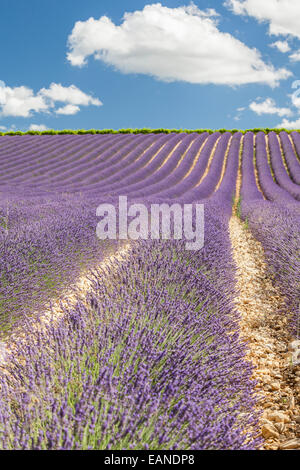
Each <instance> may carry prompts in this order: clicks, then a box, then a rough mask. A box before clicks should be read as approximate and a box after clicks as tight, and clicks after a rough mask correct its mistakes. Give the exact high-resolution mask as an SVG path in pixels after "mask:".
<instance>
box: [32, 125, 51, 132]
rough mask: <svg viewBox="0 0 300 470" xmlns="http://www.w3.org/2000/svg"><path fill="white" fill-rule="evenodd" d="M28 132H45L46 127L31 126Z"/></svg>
mask: <svg viewBox="0 0 300 470" xmlns="http://www.w3.org/2000/svg"><path fill="white" fill-rule="evenodd" d="M29 130H30V131H41V132H42V131H47V130H48V127H47V126H45V124H31V125H30V126H29Z"/></svg>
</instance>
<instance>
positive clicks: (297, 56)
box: [289, 49, 300, 62]
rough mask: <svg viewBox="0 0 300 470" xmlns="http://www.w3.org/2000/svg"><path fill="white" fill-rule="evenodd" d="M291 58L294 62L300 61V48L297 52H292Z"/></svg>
mask: <svg viewBox="0 0 300 470" xmlns="http://www.w3.org/2000/svg"><path fill="white" fill-rule="evenodd" d="M289 58H290V59H291V61H293V62H300V49H299V50H298V51H296V52H293V54H291V55H290V56H289Z"/></svg>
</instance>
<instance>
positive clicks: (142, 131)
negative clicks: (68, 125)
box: [0, 128, 300, 136]
mask: <svg viewBox="0 0 300 470" xmlns="http://www.w3.org/2000/svg"><path fill="white" fill-rule="evenodd" d="M260 131H262V132H264V133H265V134H267V133H269V132H272V131H273V132H276V133H277V134H279V133H280V132H282V131H285V132H287V133H289V134H290V133H291V132H300V130H299V129H291V130H289V129H269V128H261V129H260V128H256V129H245V130H240V129H215V130H213V129H148V128H144V129H119V130H115V129H89V130H85V129H78V130H72V129H64V130H54V129H48V130H46V131H26V132H21V131H15V132H12V131H11V132H0V136H7V135H8V136H16V135H64V134H74V135H84V134H171V133H177V134H178V133H182V132H183V133H187V134H191V133H193V132H196V133H198V134H201V133H203V132H208V133H209V134H212V133H213V132H221V133H224V132H231V133H232V134H234V133H235V132H241V133H242V134H245V133H246V132H254V133H258V132H260Z"/></svg>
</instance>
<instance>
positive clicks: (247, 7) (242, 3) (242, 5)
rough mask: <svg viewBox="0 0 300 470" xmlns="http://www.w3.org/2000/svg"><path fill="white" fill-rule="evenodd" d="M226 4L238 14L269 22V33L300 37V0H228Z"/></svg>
mask: <svg viewBox="0 0 300 470" xmlns="http://www.w3.org/2000/svg"><path fill="white" fill-rule="evenodd" d="M224 5H225V6H227V7H228V8H230V9H231V10H232V11H233V13H235V14H236V15H248V16H252V17H253V18H256V19H257V20H258V21H260V22H267V23H269V33H270V34H274V35H275V36H279V35H283V36H289V35H290V36H294V37H296V38H298V39H300V28H299V17H300V2H299V0H226V1H225V3H224Z"/></svg>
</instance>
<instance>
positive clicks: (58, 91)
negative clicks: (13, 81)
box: [0, 81, 102, 118]
mask: <svg viewBox="0 0 300 470" xmlns="http://www.w3.org/2000/svg"><path fill="white" fill-rule="evenodd" d="M57 102H60V103H66V105H65V106H64V107H60V108H58V109H55V106H56V103H57ZM90 105H94V106H101V105H102V103H101V101H100V100H99V99H98V98H94V97H93V96H90V95H87V94H86V93H84V92H83V91H81V90H80V89H79V88H77V87H76V86H75V85H71V86H69V87H64V86H63V85H61V84H59V83H51V85H50V87H49V88H42V89H41V90H39V91H38V92H37V93H34V91H33V90H32V89H31V88H28V87H26V86H19V87H10V86H7V85H6V84H5V83H4V82H3V81H0V115H1V116H18V117H25V118H26V117H30V116H32V114H33V113H41V112H45V113H49V112H51V110H54V111H55V112H56V113H58V114H75V113H76V112H78V111H79V110H80V107H79V106H90Z"/></svg>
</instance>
